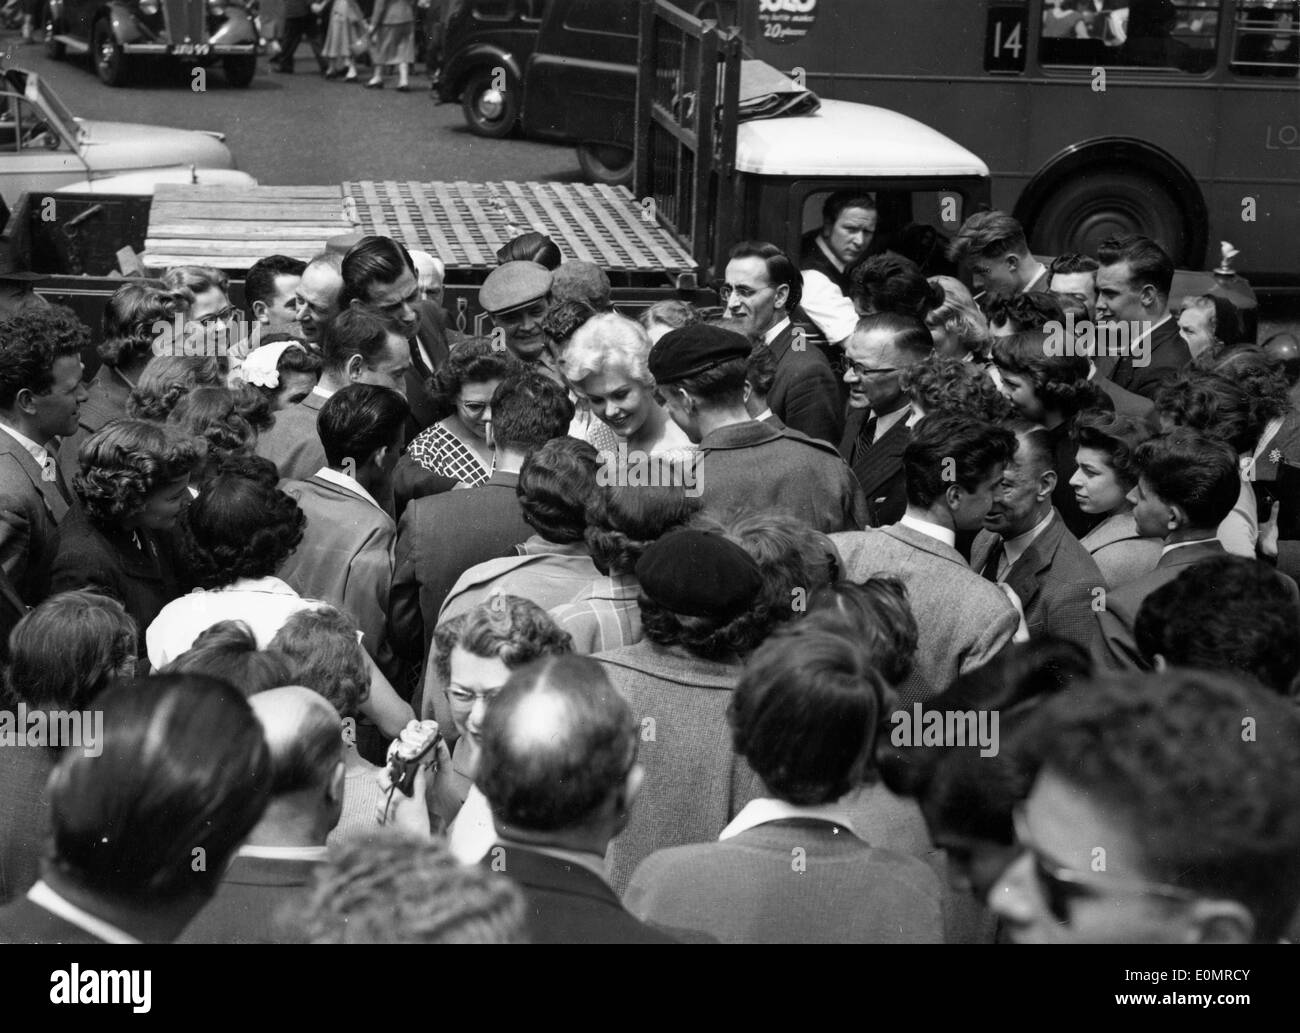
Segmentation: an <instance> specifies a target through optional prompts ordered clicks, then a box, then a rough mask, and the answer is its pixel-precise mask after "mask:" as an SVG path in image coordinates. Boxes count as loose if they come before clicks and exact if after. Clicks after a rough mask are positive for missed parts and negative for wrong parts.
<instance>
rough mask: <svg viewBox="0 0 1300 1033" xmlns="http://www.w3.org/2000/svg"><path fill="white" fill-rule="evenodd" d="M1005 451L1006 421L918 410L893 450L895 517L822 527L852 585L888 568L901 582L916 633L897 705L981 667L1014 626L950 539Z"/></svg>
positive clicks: (969, 526)
mask: <svg viewBox="0 0 1300 1033" xmlns="http://www.w3.org/2000/svg"><path fill="white" fill-rule="evenodd" d="M1014 452H1015V435H1014V434H1012V433H1011V431H1009V430H1006V429H1004V428H1001V427H995V426H993V425H992V424H988V423H984V422H982V421H980V420H975V419H972V418H971V417H968V416H960V415H949V414H944V413H936V414H934V415H931V416H927V417H926V418H925V419H924V420H922V421H921V422H920V423H918V424H917V426H916V433H915V434H914V435H913V438H912V440H911V442H909V443H908V446H907V448H906V450H905V451H904V453H903V469H904V474H905V478H906V483H907V511H906V512H905V513H904V514H903V518H902V519H901V520H900V521H899V522H898V523H897V524H894V525H892V526H890V527H885V528H882V529H880V530H870V531H863V532H860V533H856V534H836V535H832V536H831V541H833V542H834V543H835V547H836V548H837V549H838V550H839V552H840V556H841V557H842V558H843V560H844V564H843V570H844V577H846V578H848V579H849V580H850V581H856V582H858V583H859V584H861V583H862V582H864V581H866V580H867V579H868V578H870V577H872V576H874V575H875V574H882V573H883V574H890V575H892V576H894V577H897V578H899V579H900V580H901V581H902V582H903V584H904V586H905V587H906V588H907V598H908V601H909V602H910V603H911V606H912V613H913V614H914V615H915V617H916V625H917V630H918V632H919V634H920V637H919V639H918V642H917V653H916V667H915V669H914V670H913V672H912V675H911V677H910V678H909V679H908V681H907V682H906V683H904V685H903V686H901V687H900V689H899V698H900V701H901V702H902V703H903V704H905V705H910V704H912V703H913V702H922V701H924V700H927V699H930V698H931V697H933V696H936V695H938V694H939V693H940V692H943V691H944V690H946V689H947V688H948V687H949V686H950V685H951V684H952V683H953V682H954V681H955V680H956V679H957V676H958V675H961V674H965V673H967V672H968V671H973V670H975V669H976V668H979V667H982V666H983V665H984V664H986V663H988V661H989V660H991V659H993V657H995V656H996V655H997V654H998V653H999V652H1000V651H1001V650H1002V648H1003V647H1004V646H1005V645H1006V644H1007V643H1008V642H1010V641H1011V639H1012V637H1013V636H1014V635H1015V633H1016V629H1017V627H1018V626H1019V618H1018V617H1017V615H1016V610H1015V607H1013V606H1012V605H1011V602H1010V601H1009V599H1008V598H1007V596H1006V595H1005V594H1004V593H1003V592H1002V590H1001V589H999V588H997V587H996V586H995V585H993V584H991V583H990V582H988V581H986V580H984V579H983V578H982V577H980V576H979V575H978V574H977V573H975V572H974V571H973V570H971V569H970V567H969V566H967V564H966V560H965V558H963V556H962V555H961V553H959V552H958V551H957V549H956V547H955V546H956V538H957V532H958V531H974V530H977V529H979V528H980V527H982V526H983V523H984V518H985V517H986V516H987V515H988V512H989V510H990V509H991V508H992V507H993V494H994V491H995V490H996V489H997V485H998V484H999V483H1000V482H1001V480H1002V472H1003V468H1004V467H1005V465H1006V463H1007V462H1008V461H1010V459H1011V457H1012V455H1013V454H1014Z"/></svg>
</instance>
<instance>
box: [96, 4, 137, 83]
mask: <svg viewBox="0 0 1300 1033" xmlns="http://www.w3.org/2000/svg"><path fill="white" fill-rule="evenodd" d="M90 59H91V60H92V61H94V62H95V71H96V73H98V75H99V79H100V81H101V82H102V83H103V84H104V85H105V86H125V85H126V81H127V76H128V69H127V64H126V54H125V53H123V52H122V44H120V43H118V41H117V37H116V36H114V35H113V27H112V26H111V25H109V23H108V19H107V18H103V19H101V20H99V21H97V22H96V23H95V31H94V34H93V35H92V36H91V45H90Z"/></svg>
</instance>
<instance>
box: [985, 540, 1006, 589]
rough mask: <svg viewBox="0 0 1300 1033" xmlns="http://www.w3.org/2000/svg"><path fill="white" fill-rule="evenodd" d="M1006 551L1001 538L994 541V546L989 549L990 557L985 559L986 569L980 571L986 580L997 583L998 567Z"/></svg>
mask: <svg viewBox="0 0 1300 1033" xmlns="http://www.w3.org/2000/svg"><path fill="white" fill-rule="evenodd" d="M1005 552H1006V550H1005V549H1004V548H1003V547H1002V539H1001V538H999V539H998V540H997V541H995V542H994V543H993V548H991V549H989V555H988V559H986V560H985V561H984V569H983V570H982V571H980V573H981V574H982V575H983V577H984V579H985V580H986V581H992V582H993V583H994V584H996V583H997V580H998V567H999V566H1000V565H1001V563H1002V557H1003V555H1004V554H1005Z"/></svg>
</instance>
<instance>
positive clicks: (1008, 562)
mask: <svg viewBox="0 0 1300 1033" xmlns="http://www.w3.org/2000/svg"><path fill="white" fill-rule="evenodd" d="M1051 522H1052V511H1051V510H1048V513H1047V516H1045V517H1043V519H1042V520H1040V521H1038V523H1036V524H1035V525H1034V526H1033V527H1031V528H1030V529H1029V530H1028V531H1026V532H1025V533H1024V534H1018V535H1016V536H1015V537H1014V538H1004V539H1003V540H1002V560H1001V562H1000V563H998V580H999V581H1001V580H1002V578H1003V577H1004V576H1005V575H1006V572H1007V571H1008V570H1010V569H1011V566H1012V564H1013V563H1015V562H1016V561H1017V560H1018V559H1020V557H1021V556H1023V555H1024V554H1025V550H1026V549H1028V548H1029V547H1030V546H1031V545H1033V544H1034V540H1035V539H1036V538H1037V537H1038V536H1039V535H1040V534H1042V533H1043V532H1044V531H1046V530H1047V525H1048V524H1050V523H1051Z"/></svg>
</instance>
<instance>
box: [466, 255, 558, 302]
mask: <svg viewBox="0 0 1300 1033" xmlns="http://www.w3.org/2000/svg"><path fill="white" fill-rule="evenodd" d="M550 291H551V273H550V270H549V269H547V268H545V267H544V266H540V265H538V264H537V263H536V262H506V263H505V264H504V265H499V266H497V267H496V268H495V269H493V270H492V272H490V273H488V278H487V279H486V280H484V281H483V286H482V287H480V288H479V289H478V303H479V305H480V306H481V307H482V309H483V311H484V312H491V313H494V314H496V313H501V312H509V311H510V310H511V309H516V308H519V307H520V306H521V305H527V304H529V303H530V302H533V301H536V300H537V299H538V298H544V297H546V295H547V294H549V293H550Z"/></svg>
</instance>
